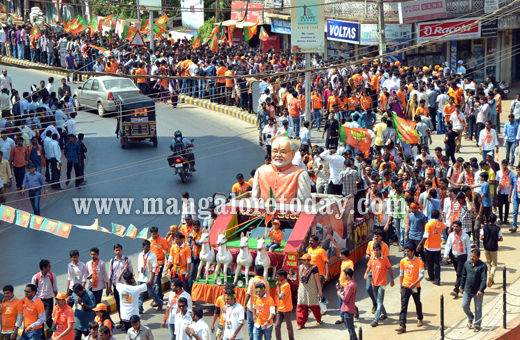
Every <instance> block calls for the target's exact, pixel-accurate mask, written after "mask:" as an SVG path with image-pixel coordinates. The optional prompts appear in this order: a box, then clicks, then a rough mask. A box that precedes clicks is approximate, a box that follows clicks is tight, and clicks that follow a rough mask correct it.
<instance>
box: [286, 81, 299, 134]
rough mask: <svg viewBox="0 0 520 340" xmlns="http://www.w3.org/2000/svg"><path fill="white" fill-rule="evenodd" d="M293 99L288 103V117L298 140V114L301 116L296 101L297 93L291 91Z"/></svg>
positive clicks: (297, 101)
mask: <svg viewBox="0 0 520 340" xmlns="http://www.w3.org/2000/svg"><path fill="white" fill-rule="evenodd" d="M292 96H293V98H292V99H291V100H290V101H289V105H288V106H289V116H290V117H291V119H292V122H293V129H294V134H295V136H296V138H300V114H301V107H302V106H301V103H300V100H299V99H298V92H296V91H293V93H292Z"/></svg>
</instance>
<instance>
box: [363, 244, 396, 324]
mask: <svg viewBox="0 0 520 340" xmlns="http://www.w3.org/2000/svg"><path fill="white" fill-rule="evenodd" d="M373 250H374V256H373V257H371V258H370V260H369V261H368V266H367V270H366V272H365V280H367V279H368V274H369V273H370V272H372V288H373V290H374V295H375V297H376V301H377V309H376V312H375V315H374V321H372V323H370V325H371V326H372V327H377V325H378V322H379V321H383V320H386V319H387V315H386V309H385V306H384V305H383V301H384V298H385V288H386V285H387V279H386V273H387V272H388V274H390V287H393V286H394V275H393V273H392V265H391V264H390V261H389V260H388V256H384V255H383V254H382V253H381V244H374V246H373Z"/></svg>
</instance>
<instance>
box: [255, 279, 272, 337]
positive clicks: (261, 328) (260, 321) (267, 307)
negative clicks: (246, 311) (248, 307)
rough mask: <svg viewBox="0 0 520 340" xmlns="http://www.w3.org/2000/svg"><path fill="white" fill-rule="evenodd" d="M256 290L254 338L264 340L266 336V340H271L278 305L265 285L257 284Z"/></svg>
mask: <svg viewBox="0 0 520 340" xmlns="http://www.w3.org/2000/svg"><path fill="white" fill-rule="evenodd" d="M255 289H256V296H255V297H254V298H253V306H252V307H253V320H255V326H254V329H253V338H254V339H258V340H262V339H263V338H264V336H265V339H266V340H267V339H271V335H272V333H273V319H274V316H275V314H276V304H275V303H274V300H273V298H272V297H270V296H269V295H267V293H266V287H265V284H263V283H257V284H256V286H255Z"/></svg>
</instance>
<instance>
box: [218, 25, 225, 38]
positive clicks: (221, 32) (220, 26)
mask: <svg viewBox="0 0 520 340" xmlns="http://www.w3.org/2000/svg"><path fill="white" fill-rule="evenodd" d="M218 31H219V33H220V37H219V39H222V36H224V27H222V22H220V24H218Z"/></svg>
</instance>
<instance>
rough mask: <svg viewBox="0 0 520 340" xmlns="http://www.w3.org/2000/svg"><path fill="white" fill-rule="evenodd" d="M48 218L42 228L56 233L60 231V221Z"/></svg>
mask: <svg viewBox="0 0 520 340" xmlns="http://www.w3.org/2000/svg"><path fill="white" fill-rule="evenodd" d="M46 220H47V221H46V222H47V223H44V225H43V226H42V228H41V229H40V230H41V231H45V232H47V233H50V234H55V235H56V234H57V233H58V226H59V224H60V222H58V221H55V220H49V219H47V218H46Z"/></svg>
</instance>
